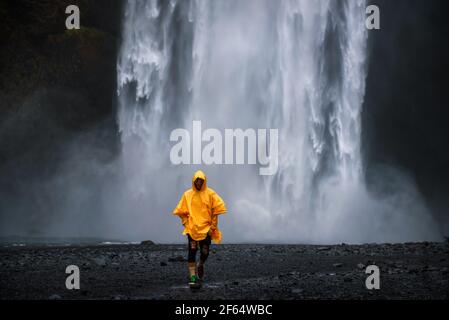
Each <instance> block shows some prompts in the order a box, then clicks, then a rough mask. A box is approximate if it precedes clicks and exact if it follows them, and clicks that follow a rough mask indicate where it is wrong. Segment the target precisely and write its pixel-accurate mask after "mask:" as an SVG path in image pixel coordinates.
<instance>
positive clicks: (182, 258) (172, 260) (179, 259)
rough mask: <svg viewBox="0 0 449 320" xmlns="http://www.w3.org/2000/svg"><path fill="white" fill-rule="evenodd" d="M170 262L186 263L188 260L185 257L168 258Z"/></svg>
mask: <svg viewBox="0 0 449 320" xmlns="http://www.w3.org/2000/svg"><path fill="white" fill-rule="evenodd" d="M168 261H170V262H184V261H186V259H185V258H184V257H183V256H176V257H170V258H168Z"/></svg>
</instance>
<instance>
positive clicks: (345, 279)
mask: <svg viewBox="0 0 449 320" xmlns="http://www.w3.org/2000/svg"><path fill="white" fill-rule="evenodd" d="M343 281H344V282H352V278H350V277H345V278H344V279H343Z"/></svg>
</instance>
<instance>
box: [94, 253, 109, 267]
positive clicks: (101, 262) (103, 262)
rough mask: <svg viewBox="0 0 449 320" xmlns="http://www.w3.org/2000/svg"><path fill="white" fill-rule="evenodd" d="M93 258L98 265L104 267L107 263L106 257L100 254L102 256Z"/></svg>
mask: <svg viewBox="0 0 449 320" xmlns="http://www.w3.org/2000/svg"><path fill="white" fill-rule="evenodd" d="M93 260H94V262H95V263H96V264H97V265H99V266H101V267H104V266H105V265H106V258H105V257H102V256H100V257H97V258H94V259H93Z"/></svg>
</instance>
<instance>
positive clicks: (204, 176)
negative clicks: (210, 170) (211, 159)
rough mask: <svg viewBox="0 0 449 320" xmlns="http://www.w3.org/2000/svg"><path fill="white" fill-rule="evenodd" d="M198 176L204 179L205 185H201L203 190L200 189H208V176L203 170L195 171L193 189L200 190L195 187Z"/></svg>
mask: <svg viewBox="0 0 449 320" xmlns="http://www.w3.org/2000/svg"><path fill="white" fill-rule="evenodd" d="M198 178H200V179H203V180H204V183H203V186H202V187H201V190H200V191H204V190H206V189H207V178H206V175H205V174H204V172H203V171H201V170H198V171H197V172H195V174H194V175H193V177H192V189H193V191H198V190H197V189H196V188H195V180H196V179H198Z"/></svg>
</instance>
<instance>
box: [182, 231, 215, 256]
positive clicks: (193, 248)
mask: <svg viewBox="0 0 449 320" xmlns="http://www.w3.org/2000/svg"><path fill="white" fill-rule="evenodd" d="M187 238H188V240H189V255H188V261H189V262H196V253H197V251H198V247H199V248H200V262H201V263H204V262H206V260H207V257H208V256H209V246H210V244H211V238H210V235H207V237H206V238H205V239H203V240H200V241H196V240H193V239H192V237H191V236H190V234H187Z"/></svg>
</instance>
